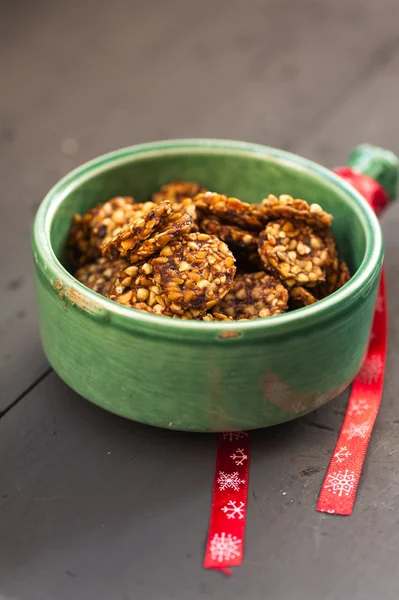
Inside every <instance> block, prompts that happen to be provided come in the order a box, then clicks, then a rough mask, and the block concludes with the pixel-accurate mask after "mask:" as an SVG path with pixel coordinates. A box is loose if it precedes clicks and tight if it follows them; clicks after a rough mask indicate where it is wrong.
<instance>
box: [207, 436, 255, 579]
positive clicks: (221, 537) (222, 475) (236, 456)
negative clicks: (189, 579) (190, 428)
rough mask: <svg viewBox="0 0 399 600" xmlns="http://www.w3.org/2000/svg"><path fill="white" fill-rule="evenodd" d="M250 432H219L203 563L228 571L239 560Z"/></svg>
mask: <svg viewBox="0 0 399 600" xmlns="http://www.w3.org/2000/svg"><path fill="white" fill-rule="evenodd" d="M248 474H249V433H248V432H247V431H230V432H227V433H221V434H219V440H218V445H217V451H216V468H215V479H214V483H213V496H212V512H211V522H210V526H209V533H208V542H207V545H206V552H205V561H204V567H205V568H206V569H220V570H222V571H224V572H225V573H227V574H229V575H230V574H231V571H230V570H229V567H236V566H238V565H240V564H241V563H242V560H243V556H244V535H245V521H246V512H247V496H248Z"/></svg>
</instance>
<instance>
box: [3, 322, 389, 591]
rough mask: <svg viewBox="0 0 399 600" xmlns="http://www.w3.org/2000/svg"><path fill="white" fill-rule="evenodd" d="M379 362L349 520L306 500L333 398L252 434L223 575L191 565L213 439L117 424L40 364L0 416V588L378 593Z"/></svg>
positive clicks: (383, 534) (382, 499)
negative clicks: (30, 386)
mask: <svg viewBox="0 0 399 600" xmlns="http://www.w3.org/2000/svg"><path fill="white" fill-rule="evenodd" d="M397 328H398V326H397V325H396V329H397ZM391 373H392V371H390V372H389V375H388V385H387V393H386V395H385V400H384V405H383V408H382V411H381V415H380V417H379V420H378V424H377V427H376V431H375V434H374V436H373V440H372V443H371V448H370V452H369V455H368V460H367V463H366V468H365V471H364V474H363V477H362V481H361V485H360V489H359V496H358V501H357V503H356V508H355V512H354V514H353V517H351V519H350V520H347V519H340V518H331V517H328V516H327V517H326V516H325V515H323V514H321V513H317V512H316V511H315V501H316V496H317V493H318V490H319V486H320V484H321V481H322V477H323V471H324V468H325V466H326V464H327V461H328V458H329V454H330V452H331V450H332V449H333V446H334V443H335V440H336V436H337V432H338V429H339V426H340V423H341V420H342V414H343V412H344V410H345V401H346V398H345V397H341V399H340V400H339V401H337V402H335V403H331V404H330V405H329V406H326V407H325V408H323V409H321V410H319V411H318V412H317V413H316V414H313V415H311V416H309V417H307V418H305V419H302V420H299V421H297V422H294V423H291V424H289V425H287V426H284V427H275V428H273V429H269V430H267V431H259V432H256V433H254V434H253V443H252V466H251V479H250V490H249V492H250V493H249V507H248V527H247V544H246V558H245V561H244V565H243V566H242V567H241V568H240V569H239V570H238V571H237V573H236V574H235V575H234V578H233V580H231V582H230V581H226V580H225V579H224V578H223V577H221V576H220V575H219V574H216V573H210V572H206V571H203V569H202V566H201V563H202V552H203V544H204V542H205V535H206V529H207V520H208V514H209V503H210V493H211V484H212V475H213V467H214V453H215V439H214V437H213V436H204V435H193V434H191V435H190V434H178V433H172V432H167V431H161V430H157V429H154V428H147V427H144V426H140V425H136V424H134V423H131V422H128V421H124V420H122V419H119V418H117V417H114V416H112V415H109V414H108V413H106V412H104V411H102V410H100V409H98V408H96V407H94V406H92V405H90V404H89V403H87V402H85V401H83V400H82V399H81V398H79V397H78V396H76V394H74V393H73V392H72V391H71V390H70V389H68V388H67V387H66V386H64V384H63V383H62V382H61V381H60V380H59V379H58V377H57V376H56V375H55V374H51V375H50V376H49V377H47V378H46V379H45V380H43V382H42V383H41V384H40V385H39V386H37V387H36V388H35V390H33V392H31V393H30V394H29V396H27V397H26V398H25V399H24V400H22V401H21V402H20V403H19V404H18V405H17V406H16V407H15V408H14V409H13V410H12V411H10V412H9V413H8V414H7V415H6V416H5V417H4V418H3V419H2V436H1V440H0V473H1V479H0V487H1V491H2V498H1V509H0V531H1V538H2V544H1V548H0V574H1V591H2V593H3V594H4V595H5V596H6V597H12V598H21V599H25V598H26V599H27V600H28V599H29V600H42V599H43V598H45V599H47V598H48V599H50V598H51V599H53V600H54V599H56V600H64V599H65V600H69V599H70V598H71V597H73V598H74V600H87V599H88V598H90V599H91V598H93V599H94V598H100V599H103V598H104V599H108V598H113V599H114V600H125V599H132V600H133V599H136V598H140V599H141V598H143V599H144V598H153V599H160V598H163V599H168V600H169V599H170V600H172V599H175V600H187V598H201V597H202V596H204V595H205V596H206V597H208V598H218V599H221V600H228V599H230V598H232V597H233V598H240V599H241V598H253V599H257V598H264V597H267V598H272V599H275V598H276V599H280V598H281V599H283V598H295V597H297V598H307V599H311V600H319V599H320V598H329V599H330V600H338V599H339V598H353V600H360V599H362V600H372V599H373V600H374V599H375V598H377V597H382V598H384V600H394V598H396V596H395V594H396V590H397V583H398V581H397V560H396V556H397V550H398V547H399V533H398V530H397V528H396V527H394V526H393V523H396V494H397V493H398V488H399V473H398V469H397V460H396V455H395V453H396V452H397V436H398V433H399V429H398V424H397V421H396V423H394V422H393V417H394V416H395V414H396V417H397V416H398V415H397V407H395V408H393V405H392V401H393V397H392V395H391V393H390V391H389V390H390V389H391V385H392V383H391V377H392V375H391ZM377 572H378V576H377Z"/></svg>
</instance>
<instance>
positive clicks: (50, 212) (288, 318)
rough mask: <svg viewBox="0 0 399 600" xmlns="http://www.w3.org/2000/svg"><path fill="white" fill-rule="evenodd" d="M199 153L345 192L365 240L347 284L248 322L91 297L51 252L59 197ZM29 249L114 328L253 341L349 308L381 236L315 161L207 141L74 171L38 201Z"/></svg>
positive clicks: (141, 151) (140, 148)
mask: <svg viewBox="0 0 399 600" xmlns="http://www.w3.org/2000/svg"><path fill="white" fill-rule="evenodd" d="M199 151H204V152H207V153H209V152H211V153H215V154H217V153H222V154H226V153H227V154H231V155H234V154H236V155H237V154H241V155H248V154H249V155H250V156H253V157H256V158H262V157H264V158H265V159H269V160H272V161H277V162H278V163H280V164H281V163H285V164H286V165H288V166H290V167H291V168H293V169H296V170H299V171H306V172H311V174H312V175H313V176H318V177H320V178H322V179H324V180H325V181H326V182H328V183H329V184H330V185H331V186H332V187H334V188H339V189H340V190H341V192H344V196H345V197H346V198H347V201H348V203H350V204H351V207H352V209H354V212H355V213H356V214H357V217H358V218H359V220H360V222H361V224H362V227H363V230H364V231H365V235H366V249H365V253H364V257H363V259H362V262H361V264H360V266H359V268H358V269H357V271H356V273H355V274H354V275H353V277H352V278H351V279H350V281H349V282H348V283H346V284H345V285H344V286H343V287H342V288H340V289H339V290H338V291H336V292H334V293H333V294H331V295H330V296H328V297H327V298H324V299H323V300H320V301H319V302H317V303H315V304H313V305H311V306H306V307H303V308H301V309H298V310H295V311H292V312H288V313H284V314H282V315H276V316H273V317H269V318H263V319H261V318H260V319H254V320H251V321H233V322H229V321H222V322H207V321H194V320H182V319H171V318H165V317H163V316H160V315H153V314H150V313H146V312H144V311H139V310H133V309H131V308H129V307H125V306H123V305H121V304H118V303H117V302H114V301H112V300H109V299H108V298H105V297H104V296H101V295H100V294H97V293H96V292H93V291H92V290H90V289H89V288H87V287H86V286H85V285H83V284H82V283H80V282H79V281H77V280H76V279H75V278H74V277H73V276H72V275H71V274H70V273H69V272H68V271H67V270H66V268H65V267H64V266H63V265H62V264H61V262H60V261H59V260H58V258H57V256H56V255H55V253H54V251H53V248H52V245H51V227H52V222H53V218H54V215H55V213H56V211H57V210H58V208H59V206H60V205H61V204H62V202H63V200H64V198H65V197H66V196H68V195H69V194H70V193H71V191H72V190H73V189H75V188H76V187H78V186H80V185H81V184H82V183H83V182H85V181H87V180H89V179H91V178H92V177H94V176H96V175H98V174H100V173H103V172H105V171H107V170H108V169H110V168H113V167H115V166H116V165H122V164H125V163H128V162H131V161H132V159H133V160H134V159H135V158H142V157H143V156H147V157H148V156H150V157H151V155H153V156H154V157H155V156H159V155H161V154H163V153H172V154H173V153H182V152H185V153H187V152H192V153H196V152H199ZM32 246H33V254H34V259H35V262H36V263H37V264H38V265H39V263H40V260H39V258H40V259H41V261H42V262H43V264H44V265H45V266H46V269H45V270H46V276H47V278H48V279H50V280H51V281H52V278H53V277H55V279H56V280H57V281H58V280H61V281H62V282H63V285H66V286H67V287H68V288H69V289H72V290H74V291H75V292H76V293H77V294H79V295H80V296H81V297H82V296H83V297H86V298H87V299H88V301H89V302H90V305H92V306H97V307H98V309H99V311H102V312H103V313H104V314H106V315H109V316H111V317H112V321H113V323H117V324H118V325H120V326H122V327H123V328H125V327H129V328H131V327H132V326H134V324H137V325H140V326H141V327H144V328H146V326H149V327H150V328H151V329H152V330H154V328H157V329H158V330H159V333H162V332H165V333H166V332H167V331H168V333H170V334H172V335H177V336H179V335H180V336H181V335H184V336H185V335H190V333H199V332H200V333H202V334H203V335H204V336H205V337H206V336H207V332H208V333H209V335H210V336H211V337H212V338H213V339H214V338H215V331H216V332H219V331H220V330H223V332H225V331H226V330H227V331H229V330H231V331H237V330H238V329H239V330H240V332H248V333H251V332H252V333H253V334H255V335H256V337H258V335H259V334H260V335H264V334H266V333H267V332H268V333H270V334H272V333H273V335H274V334H275V333H276V332H279V333H281V332H282V331H290V330H292V329H297V328H298V327H304V326H309V322H310V321H311V322H312V324H313V325H314V324H315V323H316V322H317V323H320V321H322V320H324V319H325V318H328V317H331V315H332V313H334V315H335V314H336V313H338V312H340V309H346V308H347V307H348V305H349V304H351V305H352V304H353V303H355V302H357V300H358V298H359V295H361V294H362V293H363V291H364V286H365V285H366V284H367V283H369V282H370V281H371V280H372V279H373V278H375V276H376V272H377V273H379V270H380V267H381V265H382V260H383V239H382V232H381V228H380V225H379V222H378V219H377V217H376V215H375V213H374V212H373V210H372V209H371V207H370V206H369V205H368V203H367V201H366V200H365V199H364V197H363V196H362V195H361V194H360V193H359V192H357V191H356V190H355V189H354V188H353V187H352V186H351V185H350V184H348V183H347V182H346V181H345V180H344V179H342V178H340V177H339V176H338V175H336V174H335V173H333V171H330V170H329V169H327V168H325V167H323V166H321V165H319V164H318V163H316V162H313V161H311V160H308V159H306V158H303V157H301V156H298V155H296V154H293V153H291V152H287V151H285V150H280V149H278V148H273V147H270V146H264V145H261V144H255V143H251V142H241V141H236V140H225V139H210V138H188V139H172V140H162V141H157V142H148V143H144V144H137V145H133V146H128V147H124V148H120V149H117V150H114V151H112V152H109V153H106V154H102V155H100V156H98V157H96V158H94V159H92V160H90V161H88V162H85V163H83V164H82V165H80V166H78V167H77V168H75V169H74V170H72V171H71V172H69V173H68V174H67V175H65V176H64V177H63V178H62V179H60V180H59V181H58V182H57V183H56V184H55V185H54V186H53V187H52V188H51V189H50V191H49V192H48V193H47V195H46V196H45V198H44V199H43V201H42V202H41V204H40V206H39V209H38V211H37V213H36V217H35V220H34V224H33V231H32ZM39 268H40V266H39Z"/></svg>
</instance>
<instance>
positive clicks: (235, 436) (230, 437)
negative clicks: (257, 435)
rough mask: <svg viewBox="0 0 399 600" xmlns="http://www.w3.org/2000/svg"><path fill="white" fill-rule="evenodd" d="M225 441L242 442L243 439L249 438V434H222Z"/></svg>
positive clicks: (236, 432) (233, 432)
mask: <svg viewBox="0 0 399 600" xmlns="http://www.w3.org/2000/svg"><path fill="white" fill-rule="evenodd" d="M222 436H223V439H224V440H229V442H234V441H235V440H241V439H242V438H245V437H248V433H247V432H246V431H226V432H225V433H222Z"/></svg>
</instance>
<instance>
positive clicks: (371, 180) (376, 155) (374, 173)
mask: <svg viewBox="0 0 399 600" xmlns="http://www.w3.org/2000/svg"><path fill="white" fill-rule="evenodd" d="M334 172H335V173H337V175H340V176H341V177H342V178H343V179H345V180H346V181H347V182H348V183H350V184H351V185H352V186H353V187H354V188H355V189H356V190H357V191H358V192H360V193H361V194H362V195H363V196H364V197H365V198H366V200H367V201H368V202H369V204H370V205H371V207H372V208H373V209H374V211H375V212H376V213H377V214H379V213H380V212H381V211H382V210H384V208H386V206H387V205H388V203H389V202H390V201H392V200H394V199H395V198H396V196H397V191H398V177H399V159H398V157H397V156H395V154H394V153H393V152H391V151H390V150H384V148H379V147H378V146H372V145H370V144H361V145H360V146H357V147H356V148H355V149H354V150H353V152H352V153H351V155H350V156H349V159H348V164H347V165H346V166H343V167H337V168H336V169H334Z"/></svg>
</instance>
